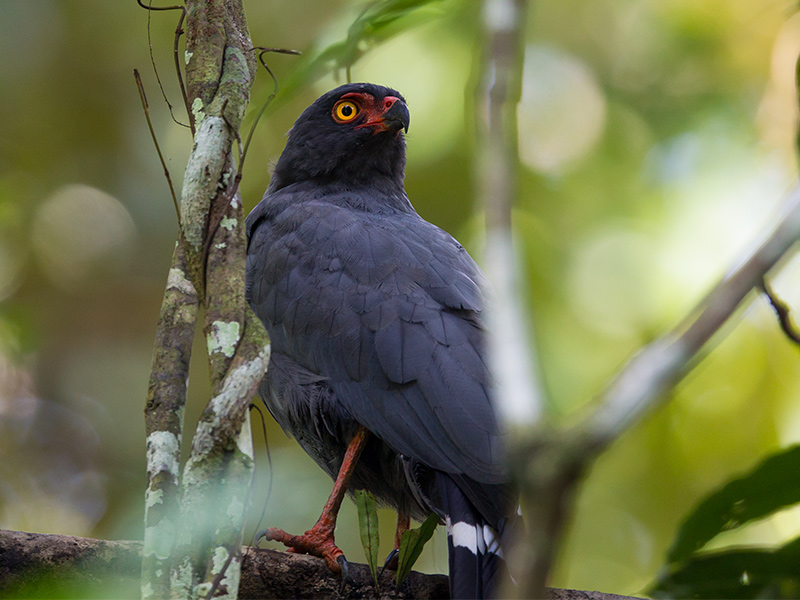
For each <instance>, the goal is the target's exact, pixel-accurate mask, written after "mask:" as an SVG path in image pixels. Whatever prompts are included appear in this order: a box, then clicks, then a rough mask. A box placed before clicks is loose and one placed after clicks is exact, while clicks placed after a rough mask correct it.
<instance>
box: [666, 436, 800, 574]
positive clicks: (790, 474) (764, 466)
mask: <svg viewBox="0 0 800 600" xmlns="http://www.w3.org/2000/svg"><path fill="white" fill-rule="evenodd" d="M798 464H800V445H798V446H792V447H791V448H789V449H788V450H784V451H783V452H779V453H777V454H773V455H772V456H769V457H768V458H766V459H765V460H764V461H762V462H761V463H760V464H759V465H757V466H756V467H755V468H753V469H752V470H751V471H749V472H748V473H746V474H744V475H743V476H741V477H738V478H736V479H733V480H731V481H729V482H728V483H726V484H725V485H723V486H722V487H721V488H719V489H717V490H716V491H715V492H712V493H711V494H710V495H709V496H706V498H705V499H703V500H702V501H701V502H700V503H699V504H698V505H697V506H696V507H695V509H694V511H693V512H692V513H691V514H690V515H689V516H688V517H686V519H684V521H683V523H682V524H681V526H680V528H679V529H678V533H677V535H676V536H675V540H674V541H673V543H672V546H671V547H670V549H669V551H668V553H667V562H668V563H679V562H681V561H684V560H686V559H688V558H689V557H690V555H691V554H692V553H693V552H696V551H697V550H699V549H700V548H702V547H703V546H705V544H706V543H708V542H709V541H710V540H712V539H713V538H714V537H716V536H717V535H718V534H720V533H722V532H724V531H730V530H731V529H735V528H737V527H740V526H742V525H744V524H745V523H748V522H750V521H753V520H756V519H761V518H764V517H767V516H769V515H771V514H772V513H774V512H776V511H778V510H780V509H783V508H786V507H787V506H791V505H793V504H797V503H798V502H800V469H798V468H797V465H798Z"/></svg>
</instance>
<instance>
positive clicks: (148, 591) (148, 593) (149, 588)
mask: <svg viewBox="0 0 800 600" xmlns="http://www.w3.org/2000/svg"><path fill="white" fill-rule="evenodd" d="M153 596H155V590H153V584H151V583H150V582H149V581H148V582H147V583H145V584H144V585H143V586H142V598H152V597H153Z"/></svg>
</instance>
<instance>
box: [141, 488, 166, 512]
mask: <svg viewBox="0 0 800 600" xmlns="http://www.w3.org/2000/svg"><path fill="white" fill-rule="evenodd" d="M163 501H164V490H151V489H148V490H147V491H146V492H145V493H144V505H145V507H147V508H152V507H154V506H155V505H156V504H161V503H162V502H163Z"/></svg>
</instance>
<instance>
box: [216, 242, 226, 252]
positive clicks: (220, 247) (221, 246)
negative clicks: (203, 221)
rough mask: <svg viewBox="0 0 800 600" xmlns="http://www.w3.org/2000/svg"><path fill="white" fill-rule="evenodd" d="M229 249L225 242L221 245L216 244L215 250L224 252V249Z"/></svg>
mask: <svg viewBox="0 0 800 600" xmlns="http://www.w3.org/2000/svg"><path fill="white" fill-rule="evenodd" d="M227 247H228V244H226V243H225V242H220V243H219V244H214V248H216V249H217V250H222V249H223V248H227Z"/></svg>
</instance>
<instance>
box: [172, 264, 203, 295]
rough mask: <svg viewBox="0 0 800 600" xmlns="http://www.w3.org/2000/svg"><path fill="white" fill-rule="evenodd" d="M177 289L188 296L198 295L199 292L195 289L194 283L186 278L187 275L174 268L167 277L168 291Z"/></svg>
mask: <svg viewBox="0 0 800 600" xmlns="http://www.w3.org/2000/svg"><path fill="white" fill-rule="evenodd" d="M169 288H172V289H176V290H178V291H179V292H183V293H184V294H188V295H196V294H197V291H196V290H195V289H194V285H192V282H191V281H189V280H188V279H187V278H186V275H185V274H184V273H183V271H182V270H180V269H175V268H172V269H170V270H169V276H168V277H167V289H169Z"/></svg>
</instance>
